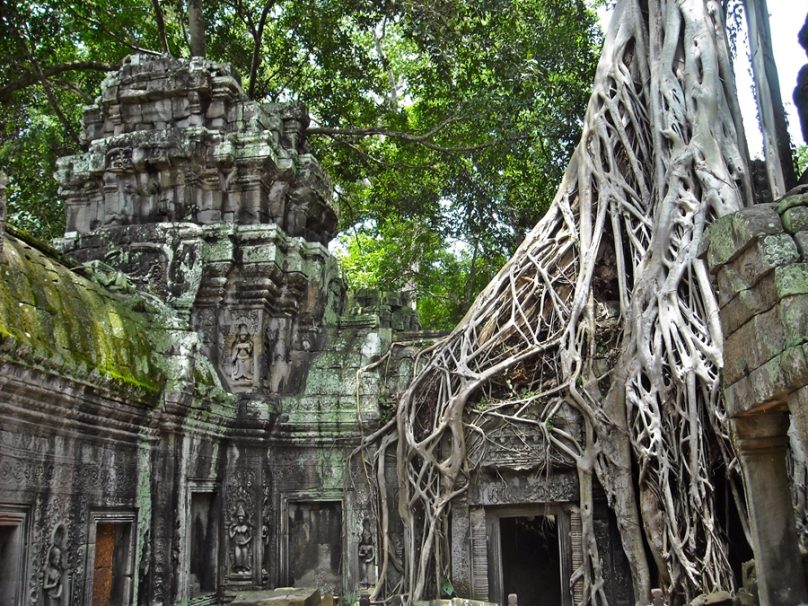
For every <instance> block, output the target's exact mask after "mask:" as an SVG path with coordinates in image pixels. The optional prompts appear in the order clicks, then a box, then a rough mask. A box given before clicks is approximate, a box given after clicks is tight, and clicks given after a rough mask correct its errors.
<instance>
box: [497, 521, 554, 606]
mask: <svg viewBox="0 0 808 606" xmlns="http://www.w3.org/2000/svg"><path fill="white" fill-rule="evenodd" d="M499 525H500V526H499V531H500V549H501V553H502V591H503V595H502V596H501V598H500V599H501V600H502V601H501V603H502V604H507V603H508V594H509V593H515V594H517V599H518V603H519V606H558V604H561V603H562V600H561V555H560V553H559V547H558V527H557V525H556V516H555V515H546V516H538V515H537V516H526V517H512V518H500V521H499Z"/></svg>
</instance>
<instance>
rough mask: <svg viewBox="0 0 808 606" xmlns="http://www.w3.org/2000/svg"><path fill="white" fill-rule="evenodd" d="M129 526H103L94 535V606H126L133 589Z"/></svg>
mask: <svg viewBox="0 0 808 606" xmlns="http://www.w3.org/2000/svg"><path fill="white" fill-rule="evenodd" d="M130 532H131V526H130V524H126V523H116V522H112V523H100V524H98V526H97V528H96V534H95V565H94V566H93V601H92V605H93V606H124V605H125V604H128V603H129V595H130V592H131V586H132V576H131V572H130V571H129V570H128V568H129V567H128V562H129V542H130V541H129V538H130V537H129V534H130Z"/></svg>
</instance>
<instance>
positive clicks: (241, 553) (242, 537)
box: [228, 501, 253, 574]
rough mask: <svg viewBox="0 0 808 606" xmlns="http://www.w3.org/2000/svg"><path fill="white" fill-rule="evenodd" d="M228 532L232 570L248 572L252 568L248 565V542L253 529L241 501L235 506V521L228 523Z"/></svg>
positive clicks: (250, 541)
mask: <svg viewBox="0 0 808 606" xmlns="http://www.w3.org/2000/svg"><path fill="white" fill-rule="evenodd" d="M228 534H229V535H230V540H231V543H232V545H233V567H232V570H233V572H234V573H237V574H243V573H248V572H250V570H251V569H252V567H251V566H250V544H251V543H252V540H253V531H252V524H250V523H249V522H248V521H247V513H246V512H245V511H244V503H242V502H241V501H239V502H238V504H237V506H236V514H235V521H234V522H233V523H232V524H230V528H229V530H228Z"/></svg>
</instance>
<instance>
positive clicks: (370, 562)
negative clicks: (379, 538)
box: [359, 518, 376, 587]
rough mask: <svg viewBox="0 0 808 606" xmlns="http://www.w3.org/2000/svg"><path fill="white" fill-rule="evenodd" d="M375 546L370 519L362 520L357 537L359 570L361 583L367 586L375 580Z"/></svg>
mask: <svg viewBox="0 0 808 606" xmlns="http://www.w3.org/2000/svg"><path fill="white" fill-rule="evenodd" d="M375 565H376V548H375V547H374V545H373V532H371V530H370V520H369V519H367V518H365V519H364V520H362V535H361V536H360V538H359V572H360V574H361V576H362V580H361V581H360V583H361V584H363V585H365V586H366V587H369V586H371V585H373V584H374V583H375V582H376V574H375V573H376V571H375Z"/></svg>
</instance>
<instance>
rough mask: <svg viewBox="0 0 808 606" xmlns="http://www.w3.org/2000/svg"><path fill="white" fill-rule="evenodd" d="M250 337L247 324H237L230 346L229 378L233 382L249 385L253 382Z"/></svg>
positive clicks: (252, 353)
mask: <svg viewBox="0 0 808 606" xmlns="http://www.w3.org/2000/svg"><path fill="white" fill-rule="evenodd" d="M252 339H253V336H252V335H251V334H250V331H249V330H248V329H247V325H246V324H244V323H242V324H239V326H238V331H237V333H236V336H235V339H234V340H233V344H232V345H231V346H230V379H231V380H232V381H233V382H234V383H241V384H245V385H250V384H252V382H253V378H254V376H255V375H254V366H255V347H254V346H253V342H252Z"/></svg>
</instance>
